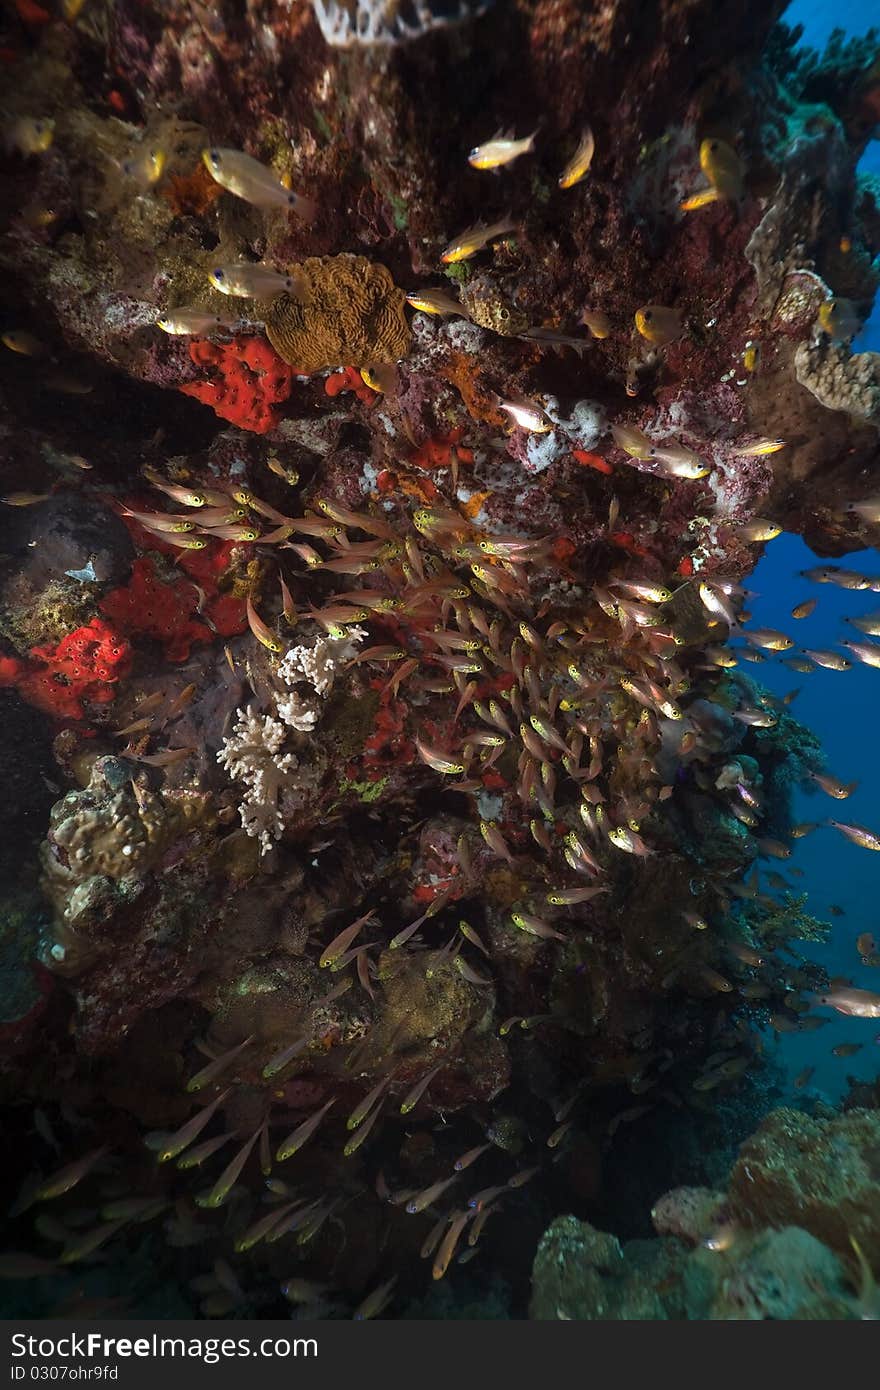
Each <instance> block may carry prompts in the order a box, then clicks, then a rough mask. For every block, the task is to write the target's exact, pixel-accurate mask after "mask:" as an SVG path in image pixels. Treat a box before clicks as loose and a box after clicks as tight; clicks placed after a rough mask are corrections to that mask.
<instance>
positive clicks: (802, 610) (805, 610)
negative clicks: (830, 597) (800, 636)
mask: <svg viewBox="0 0 880 1390" xmlns="http://www.w3.org/2000/svg"><path fill="white" fill-rule="evenodd" d="M818 602H819V600H818V599H816V598H808V599H804V602H803V603H797V604H795V606H794V608H793V609H792V610H791V616H792V617H793V618H809V616H810V614H811V613H813V612H815V609H816V604H817V603H818Z"/></svg>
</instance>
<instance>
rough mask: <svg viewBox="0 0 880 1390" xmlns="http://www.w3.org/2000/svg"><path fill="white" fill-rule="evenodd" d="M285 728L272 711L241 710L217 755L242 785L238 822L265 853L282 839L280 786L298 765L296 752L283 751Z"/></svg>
mask: <svg viewBox="0 0 880 1390" xmlns="http://www.w3.org/2000/svg"><path fill="white" fill-rule="evenodd" d="M286 737H287V730H286V729H285V727H284V725H283V724H280V723H279V722H278V720H277V719H273V717H272V715H271V714H264V715H262V716H261V715H258V714H254V713H253V711H252V710H251V709H240V710H239V711H238V718H237V719H236V722H235V725H234V727H233V730H232V733H231V734H230V735H229V737H228V738H225V739H224V740H223V747H222V748H221V749H220V750H219V752H218V754H217V761H218V763H221V764H222V766H223V767H225V768H226V771H227V772H228V773H229V775H230V777H233V778H234V779H235V780H236V782H242V783H243V784H244V789H245V790H244V794H243V796H242V799H241V803H240V810H241V823H242V825H243V827H244V829H245V831H246V833H247V834H248V835H250V836H251V837H252V838H253V839H255V840H259V842H260V847H261V849H262V852H263V854H267V853H268V852H269V850H270V849H271V848H272V845H273V843H274V841H275V840H279V839H280V838H281V834H282V832H283V830H284V818H283V816H282V814H281V810H280V807H279V804H278V798H279V796H280V794H281V790H282V787H283V786H284V784H285V782H286V780H287V779H288V777H289V776H290V774H291V773H292V772H293V771H294V770H295V769H296V768H297V767H298V766H299V759H298V758H297V756H296V754H295V753H282V752H281V749H282V747H283V745H284V740H285V738H286Z"/></svg>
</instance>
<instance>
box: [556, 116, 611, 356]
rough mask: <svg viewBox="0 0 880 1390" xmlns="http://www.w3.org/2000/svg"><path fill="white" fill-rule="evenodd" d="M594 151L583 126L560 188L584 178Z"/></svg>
mask: <svg viewBox="0 0 880 1390" xmlns="http://www.w3.org/2000/svg"><path fill="white" fill-rule="evenodd" d="M595 152H596V141H595V138H594V136H593V132H592V130H591V129H590V127H589V126H585V127H584V131H583V134H582V135H581V138H580V141H579V143H578V147H577V149H576V150H575V152H574V154H573V155H572V157H571V159H570V160H569V161H568V163H567V164H566V166H565V168H564V169H563V171H562V173H561V174H560V175H559V187H560V188H574V185H575V184H576V183H580V181H581V179H585V178H586V176H587V174H588V173H589V171H590V165H591V164H592V162H593V155H594V154H595ZM596 336H597V337H604V336H605V335H604V334H597V335H596Z"/></svg>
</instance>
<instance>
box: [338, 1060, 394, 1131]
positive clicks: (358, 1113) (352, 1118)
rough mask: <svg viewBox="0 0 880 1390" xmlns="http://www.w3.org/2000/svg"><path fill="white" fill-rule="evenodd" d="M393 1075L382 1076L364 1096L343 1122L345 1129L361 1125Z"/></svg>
mask: <svg viewBox="0 0 880 1390" xmlns="http://www.w3.org/2000/svg"><path fill="white" fill-rule="evenodd" d="M393 1075H394V1073H393V1072H391V1073H389V1075H388V1076H383V1077H382V1080H381V1081H380V1082H379V1084H378V1086H374V1087H373V1089H372V1091H370V1092H369V1093H368V1094H367V1095H365V1096H364V1098H363V1100H362V1101H361V1102H360V1104H359V1105H356V1106H355V1108H354V1110H352V1112H351V1114H350V1115H349V1117H348V1119H347V1120H346V1122H345V1128H346V1129H357V1127H358V1125H360V1124H363V1122H364V1120H365V1119H366V1118H367V1116H368V1115H369V1113H370V1111H371V1110H372V1109H373V1106H374V1105H375V1104H376V1103H377V1101H379V1100H380V1099H381V1097H382V1095H383V1093H384V1091H385V1088H386V1086H388V1084H389V1083H390V1081H391V1079H392V1077H393Z"/></svg>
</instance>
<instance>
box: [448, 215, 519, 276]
mask: <svg viewBox="0 0 880 1390" xmlns="http://www.w3.org/2000/svg"><path fill="white" fill-rule="evenodd" d="M516 230H517V224H516V222H514V221H513V219H512V218H510V217H505V218H502V220H501V221H500V222H492V223H486V222H477V223H475V224H474V226H473V227H468V229H467V231H466V232H462V233H461V235H460V236H457V237H456V238H455V239H454V240H453V241H450V243H449V245H448V246H447V247H446V250H445V251H442V252H441V254H440V259H441V261H442V262H443V264H444V265H455V264H456V262H457V261H467V260H470V258H471V256H476V254H477V252H478V251H482V250H483V248H484V247H485V246H488V244H489V242H490V241H494V240H495V239H496V238H497V237H503V236H510V234H511V233H512V232H515V231H516Z"/></svg>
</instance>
